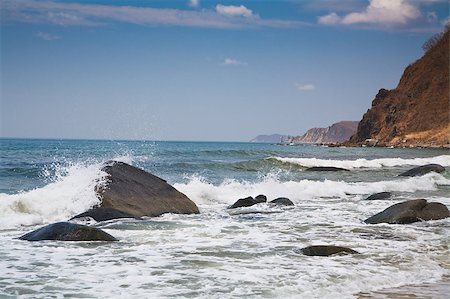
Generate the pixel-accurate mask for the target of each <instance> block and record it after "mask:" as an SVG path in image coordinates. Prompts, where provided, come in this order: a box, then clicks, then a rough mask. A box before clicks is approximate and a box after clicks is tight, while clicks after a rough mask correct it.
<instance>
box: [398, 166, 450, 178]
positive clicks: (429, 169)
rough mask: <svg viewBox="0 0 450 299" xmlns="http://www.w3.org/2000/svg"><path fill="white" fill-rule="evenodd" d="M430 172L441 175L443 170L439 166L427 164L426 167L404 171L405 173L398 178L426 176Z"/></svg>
mask: <svg viewBox="0 0 450 299" xmlns="http://www.w3.org/2000/svg"><path fill="white" fill-rule="evenodd" d="M432 171H433V172H437V173H441V172H444V171H445V168H444V167H443V166H441V165H439V164H427V165H422V166H418V167H414V168H412V169H410V170H408V171H405V172H403V173H401V174H399V176H420V175H424V174H427V173H429V172H432Z"/></svg>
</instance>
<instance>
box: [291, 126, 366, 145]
mask: <svg viewBox="0 0 450 299" xmlns="http://www.w3.org/2000/svg"><path fill="white" fill-rule="evenodd" d="M357 127H358V122H357V121H341V122H338V123H335V124H333V125H331V126H329V127H327V128H312V129H309V130H308V131H307V132H306V133H305V134H303V135H302V136H297V137H294V138H292V140H290V142H294V143H338V142H344V141H347V140H349V139H350V137H351V136H352V135H353V134H355V132H356V128H357Z"/></svg>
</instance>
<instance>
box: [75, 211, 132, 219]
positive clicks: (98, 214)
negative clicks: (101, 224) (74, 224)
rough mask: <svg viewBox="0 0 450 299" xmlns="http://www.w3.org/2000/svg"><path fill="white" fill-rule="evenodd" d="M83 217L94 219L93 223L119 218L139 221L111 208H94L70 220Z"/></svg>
mask: <svg viewBox="0 0 450 299" xmlns="http://www.w3.org/2000/svg"><path fill="white" fill-rule="evenodd" d="M84 217H90V218H92V219H94V220H95V221H108V220H112V219H120V218H135V219H139V218H137V217H135V216H133V215H131V214H128V213H125V212H122V211H119V210H116V209H113V208H94V209H91V210H88V211H86V212H84V213H81V214H78V215H76V216H74V217H72V218H71V219H70V220H73V219H77V218H84Z"/></svg>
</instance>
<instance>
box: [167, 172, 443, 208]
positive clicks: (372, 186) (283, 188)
mask: <svg viewBox="0 0 450 299" xmlns="http://www.w3.org/2000/svg"><path fill="white" fill-rule="evenodd" d="M438 185H450V180H449V179H447V178H445V177H444V176H442V175H440V174H437V173H429V174H426V175H424V176H422V177H411V178H395V179H393V180H389V181H379V182H356V183H353V182H344V181H331V180H324V181H313V180H301V181H286V182H282V181H280V180H279V179H278V178H277V177H276V176H274V175H269V176H267V177H265V178H264V179H263V180H261V181H260V182H246V181H236V180H225V181H224V182H222V183H221V184H220V185H214V184H211V183H209V182H207V181H206V180H205V179H204V178H202V177H200V176H193V177H192V178H191V179H190V181H189V182H188V183H184V184H183V183H179V184H175V185H174V186H175V188H177V189H178V190H180V191H181V192H183V193H185V194H186V195H187V196H188V197H190V198H191V199H192V200H194V201H195V202H196V203H199V204H211V203H226V204H231V203H233V202H234V201H236V200H237V199H238V198H242V197H246V196H257V195H258V194H265V195H266V196H267V197H268V198H269V199H273V198H276V197H281V196H285V197H288V198H290V199H291V200H293V201H294V202H295V201H297V202H299V201H302V200H310V199H315V198H323V197H343V198H345V197H347V194H355V195H356V194H370V193H375V192H383V191H399V192H415V191H422V190H435V189H436V188H437V186H438Z"/></svg>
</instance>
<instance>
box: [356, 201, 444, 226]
mask: <svg viewBox="0 0 450 299" xmlns="http://www.w3.org/2000/svg"><path fill="white" fill-rule="evenodd" d="M447 217H450V211H449V210H448V208H447V207H446V206H445V205H443V204H441V203H438V202H430V203H427V201H426V200H425V199H415V200H408V201H404V202H401V203H397V204H395V205H393V206H390V207H389V208H387V209H385V210H384V211H382V212H380V213H378V214H376V215H373V216H372V217H370V218H367V219H366V220H364V222H365V223H368V224H377V223H390V224H408V223H413V222H417V221H426V220H439V219H444V218H447Z"/></svg>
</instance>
